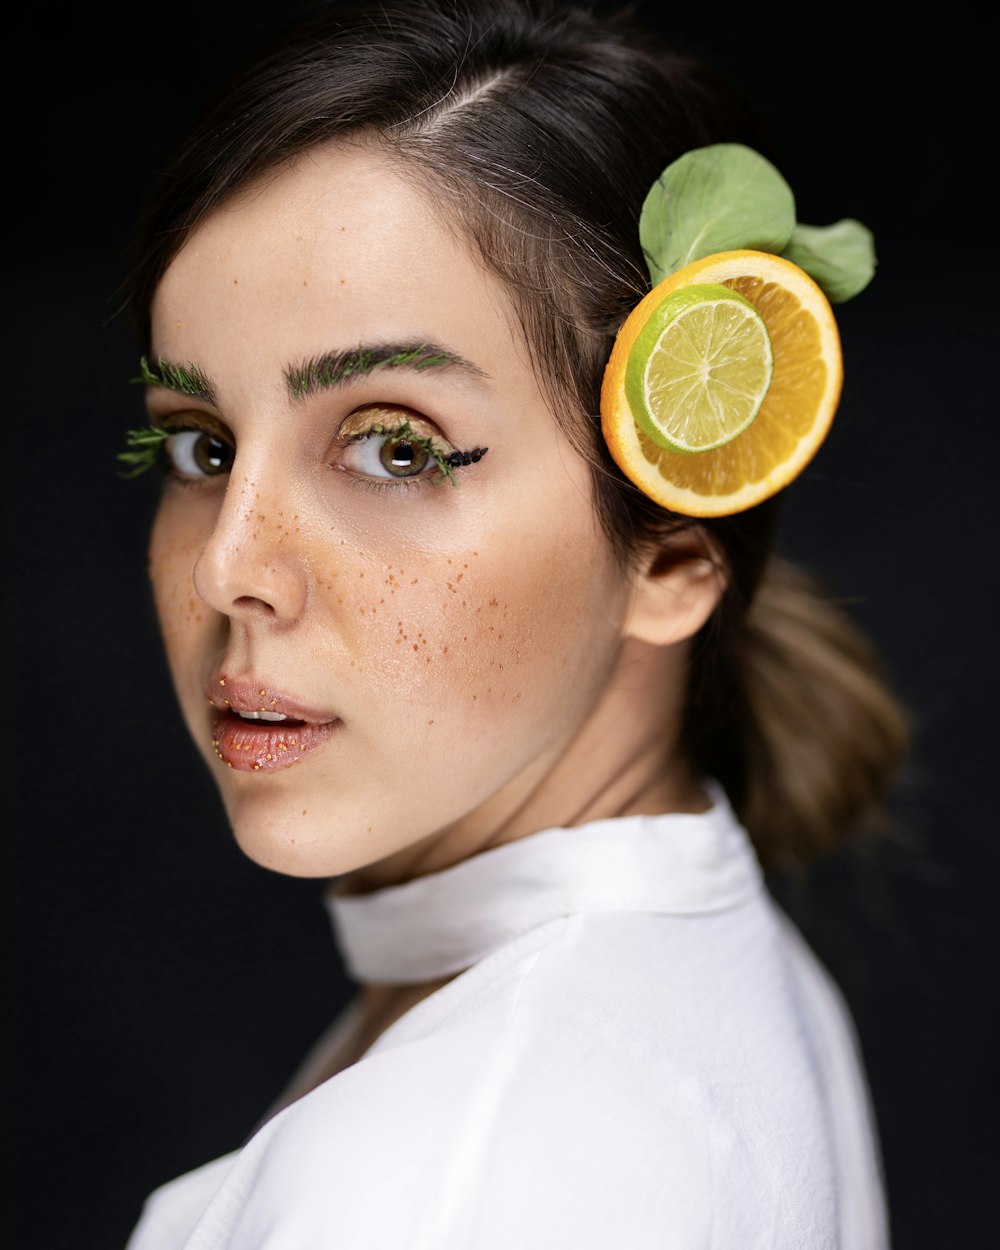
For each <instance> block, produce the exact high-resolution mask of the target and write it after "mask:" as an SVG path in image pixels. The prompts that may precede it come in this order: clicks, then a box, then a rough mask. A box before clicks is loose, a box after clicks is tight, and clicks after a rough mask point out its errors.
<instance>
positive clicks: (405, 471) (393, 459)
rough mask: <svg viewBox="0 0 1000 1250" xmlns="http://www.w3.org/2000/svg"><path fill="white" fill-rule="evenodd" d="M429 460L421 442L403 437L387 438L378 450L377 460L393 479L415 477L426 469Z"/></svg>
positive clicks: (425, 448) (428, 453)
mask: <svg viewBox="0 0 1000 1250" xmlns="http://www.w3.org/2000/svg"><path fill="white" fill-rule="evenodd" d="M430 458H431V455H430V452H429V451H428V450H427V447H426V445H425V444H424V443H423V441H422V440H414V439H412V438H408V437H406V436H405V435H400V436H398V437H392V436H391V435H390V436H387V437H386V439H385V442H384V443H383V444H382V446H381V448H380V449H379V459H380V460H381V461H382V464H383V465H384V466H385V468H386V470H387V471H388V472H389V473H391V474H392V476H393V477H415V476H416V475H417V474H418V473H421V472H423V470H424V469H425V468H426V467H427V462H428V460H430Z"/></svg>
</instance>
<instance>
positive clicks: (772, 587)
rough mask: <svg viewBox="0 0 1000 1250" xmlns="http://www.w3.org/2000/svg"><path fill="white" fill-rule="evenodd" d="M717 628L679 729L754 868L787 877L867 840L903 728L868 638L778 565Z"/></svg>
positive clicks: (900, 748) (879, 816)
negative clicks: (858, 838) (722, 796)
mask: <svg viewBox="0 0 1000 1250" xmlns="http://www.w3.org/2000/svg"><path fill="white" fill-rule="evenodd" d="M741 615H743V614H742V613H741ZM721 628H722V630H723V631H728V636H723V637H719V636H716V637H715V638H713V639H711V640H710V641H709V644H708V646H706V647H705V649H704V650H703V652H702V654H701V660H702V662H701V663H700V664H699V657H698V656H696V657H695V674H694V676H695V679H696V680H695V683H694V685H693V687H692V697H691V699H690V702H689V712H688V733H689V737H690V740H691V741H692V742H693V743H694V744H695V754H696V759H697V762H698V764H699V767H700V768H701V769H702V771H703V772H705V773H707V774H709V775H712V776H715V777H716V778H717V779H718V780H719V781H720V782H721V783H722V785H723V786H724V787H725V789H726V791H727V793H728V795H729V797H730V800H731V802H732V803H733V806H734V808H735V810H736V812H737V814H738V816H739V817H740V819H741V820H742V822H743V824H744V825H745V826H746V828H747V830H748V831H749V833H750V836H751V838H752V839H753V842H754V845H755V847H756V849H757V853H758V855H759V857H760V859H761V862H762V864H763V865H764V866H765V868H768V869H778V870H782V869H789V868H792V867H795V866H799V865H802V864H804V863H806V862H808V861H810V860H812V859H814V858H816V856H817V855H819V854H820V853H822V852H823V851H826V850H828V849H831V848H832V847H834V846H835V845H836V844H838V843H839V842H841V841H843V840H844V839H845V838H848V837H850V836H852V835H858V834H861V833H865V832H874V831H875V830H876V829H877V828H878V827H879V826H880V824H881V823H882V822H883V820H884V818H885V806H884V804H885V798H886V795H887V793H888V791H889V788H890V786H891V785H892V783H893V781H894V780H895V777H896V774H897V772H898V769H899V767H900V765H901V763H902V760H903V757H904V754H905V752H906V749H907V746H908V744H909V737H910V730H909V721H908V717H907V714H906V712H905V710H904V708H903V707H902V705H901V704H900V702H899V701H898V699H897V697H896V696H895V695H894V694H893V693H892V691H891V690H890V688H889V686H888V685H887V683H886V681H885V679H884V675H883V673H882V669H881V665H880V663H879V660H878V657H877V654H876V652H875V650H874V648H873V646H872V644H871V642H870V641H869V640H868V638H867V637H866V635H865V634H864V633H863V631H862V630H861V629H860V628H859V627H858V626H857V625H856V624H855V623H854V621H853V620H852V618H851V617H850V616H849V614H848V613H847V611H846V610H845V609H844V608H842V607H841V606H839V605H838V604H836V603H835V602H834V601H833V599H832V597H831V596H830V594H829V592H827V591H825V590H824V588H823V587H822V586H821V585H820V584H819V583H818V582H817V581H816V580H815V579H813V578H811V577H810V576H808V575H807V574H805V573H803V572H801V571H800V570H797V569H795V568H794V567H792V566H791V565H789V564H787V563H786V562H784V561H781V560H777V559H772V560H771V561H770V562H769V563H768V565H767V567H766V569H765V572H764V575H763V578H762V579H761V582H760V585H759V587H758V588H757V591H756V593H755V595H754V598H753V600H752V602H751V605H750V607H749V609H748V610H747V611H746V613H745V615H744V617H743V620H742V622H736V623H732V624H727V623H726V622H725V621H723V624H722V626H721ZM720 670H722V671H720ZM726 670H728V671H726Z"/></svg>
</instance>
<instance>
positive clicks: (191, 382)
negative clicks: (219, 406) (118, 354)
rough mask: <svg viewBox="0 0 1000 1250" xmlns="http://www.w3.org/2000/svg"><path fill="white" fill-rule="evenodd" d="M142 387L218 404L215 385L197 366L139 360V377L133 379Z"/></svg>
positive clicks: (165, 361)
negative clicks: (158, 388) (153, 387)
mask: <svg viewBox="0 0 1000 1250" xmlns="http://www.w3.org/2000/svg"><path fill="white" fill-rule="evenodd" d="M132 381H133V382H138V383H140V384H141V385H142V386H158V387H162V388H163V389H164V390H167V391H176V392H177V393H178V394H180V395H189V396H190V397H191V398H192V399H203V400H205V401H206V403H209V404H214V403H216V396H217V392H216V389H215V384H214V383H213V382H212V381H211V379H210V378H209V377H208V376H207V375H206V374H205V372H204V370H202V369H199V367H198V366H197V365H195V364H192V363H190V362H188V364H186V365H178V364H174V363H173V361H170V360H164V359H163V357H162V356H160V357H158V358H157V360H156V361H155V363H150V361H149V360H148V359H147V357H145V356H142V357H140V359H139V376H138V377H137V378H133V379H132Z"/></svg>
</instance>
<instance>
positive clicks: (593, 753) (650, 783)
mask: <svg viewBox="0 0 1000 1250" xmlns="http://www.w3.org/2000/svg"><path fill="white" fill-rule="evenodd" d="M686 663H687V646H686V645H679V646H676V647H651V646H647V645H645V644H643V643H639V642H636V641H635V640H632V639H628V640H626V641H625V642H624V643H623V646H622V653H621V656H620V657H619V661H618V664H617V667H616V672H615V675H614V678H613V679H612V680H611V681H610V682H609V683H608V685H607V687H606V689H605V692H604V693H603V694H602V696H601V698H600V700H599V701H598V703H597V704H596V706H595V707H594V708H593V709H592V710H591V713H590V715H589V716H588V717H587V718H586V719H585V720H584V722H583V724H582V725H581V727H580V729H579V730H578V732H577V733H576V735H575V736H574V738H573V739H572V740H571V741H569V742H564V743H558V744H556V745H555V746H554V747H553V748H552V749H550V750H549V752H548V753H547V754H542V755H540V756H539V757H538V759H537V760H536V761H535V762H534V764H533V766H532V768H531V769H530V770H526V771H525V773H524V774H522V775H521V776H519V777H518V778H517V779H516V780H515V781H514V782H512V783H511V784H510V785H509V786H507V787H505V789H504V790H503V791H502V792H500V793H498V794H496V795H494V796H493V797H492V798H491V799H490V800H488V801H487V803H485V804H483V805H482V806H481V807H480V808H477V809H476V811H475V812H473V813H470V814H469V815H468V816H467V817H465V818H463V820H462V821H460V822H458V823H457V824H455V825H453V826H451V827H449V828H447V829H443V830H439V831H437V832H436V833H435V834H433V835H432V836H431V837H428V838H424V839H422V840H421V841H420V842H418V843H415V844H413V845H412V846H407V847H404V848H402V849H401V850H399V851H397V852H395V853H394V854H392V855H389V856H386V857H385V858H384V859H381V860H378V861H377V862H375V863H372V864H367V865H365V866H364V867H362V868H359V869H357V870H356V871H354V872H352V873H350V874H347V875H346V876H345V877H344V878H342V879H341V881H340V883H339V884H338V887H337V890H338V893H345V894H366V893H370V892H371V891H373V890H378V889H383V888H385V887H387V886H392V885H399V884H402V883H404V882H406V881H411V880H413V879H415V878H417V877H421V876H424V875H426V874H427V873H432V872H440V871H442V870H443V869H445V868H449V867H451V866H452V865H454V864H456V863H460V862H461V861H462V860H464V859H468V858H470V857H471V856H473V855H476V854H479V853H480V852H482V851H485V850H489V849H491V848H492V847H495V846H501V845H503V844H504V843H505V842H512V841H515V840H517V839H519V838H523V837H527V836H529V835H530V834H532V833H537V832H538V831H539V830H541V829H551V828H571V827H573V826H576V825H581V824H585V823H587V822H589V821H593V820H603V819H608V818H610V817H615V816H631V815H656V814H658V813H661V812H673V811H676V812H698V811H704V810H705V809H706V808H707V807H708V806H709V803H708V800H707V798H706V796H705V794H704V791H703V790H702V788H701V786H700V784H699V779H698V777H697V776H696V775H695V773H694V771H693V770H692V768H691V766H690V764H689V762H688V760H687V758H686V756H685V755H684V754H683V752H682V751H681V750H680V747H679V742H678V737H679V727H680V723H681V715H682V710H683V699H684V690H685V669H686Z"/></svg>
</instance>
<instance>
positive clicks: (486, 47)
mask: <svg viewBox="0 0 1000 1250" xmlns="http://www.w3.org/2000/svg"><path fill="white" fill-rule="evenodd" d="M338 139H339V140H346V139H350V140H351V141H359V142H367V143H372V144H375V145H378V146H379V148H380V149H381V150H384V151H387V152H388V153H390V154H391V155H392V156H393V158H395V159H396V160H398V161H400V162H402V163H404V164H405V165H407V166H408V167H409V168H410V169H411V170H412V171H413V174H414V176H415V177H418V178H419V179H421V180H423V181H424V183H425V184H426V186H427V187H428V188H429V189H430V190H432V192H433V198H434V202H435V203H436V204H437V205H439V206H440V207H441V209H442V211H443V212H445V213H446V214H448V215H449V216H450V217H451V218H452V219H453V220H455V221H457V222H458V224H459V225H460V226H461V228H462V229H463V230H464V232H465V233H466V235H467V236H468V237H469V238H470V239H471V240H472V241H473V242H474V244H475V246H476V247H477V248H478V250H479V252H480V253H481V255H482V256H483V258H484V260H485V261H486V263H487V264H488V265H489V266H490V267H491V269H492V270H493V271H494V272H495V273H496V274H498V275H499V276H500V277H501V278H502V279H503V280H504V281H505V282H506V284H507V285H508V288H509V290H510V292H511V295H512V298H513V300H514V304H515V307H516V309H517V312H518V315H519V317H520V320H521V324H522V327H523V330H524V334H525V339H526V342H527V344H528V348H529V350H530V352H531V354H532V358H533V361H534V364H535V368H536V370H537V372H538V375H539V378H540V379H541V381H542V383H543V385H545V386H546V388H547V391H548V394H549V396H550V398H551V401H552V404H553V408H554V410H555V411H556V412H557V414H558V415H559V416H560V418H561V419H562V420H563V421H564V422H565V424H566V426H567V429H568V430H570V431H571V433H572V434H573V436H574V438H575V440H576V442H577V446H578V447H579V448H580V450H581V452H582V453H583V454H584V455H585V456H586V457H587V459H588V461H589V462H590V464H591V466H592V472H593V480H594V487H595V500H596V505H597V507H598V510H599V513H600V517H601V521H602V524H603V526H604V530H605V532H606V534H607V536H608V538H609V540H610V541H611V543H612V544H613V546H614V548H615V550H616V551H617V553H618V555H619V558H620V559H621V560H622V561H623V562H627V561H629V560H631V559H634V558H635V556H636V554H637V553H639V552H648V551H649V550H650V548H651V547H653V546H655V545H656V544H658V543H662V541H663V539H664V538H665V537H666V536H667V535H668V534H669V533H670V531H671V530H673V529H677V528H678V527H680V526H686V525H689V524H690V522H688V521H686V520H685V519H684V518H680V517H677V516H675V515H672V514H670V513H668V512H666V511H664V510H663V509H661V508H659V507H658V506H656V505H654V504H653V503H652V502H651V501H650V500H648V499H647V498H646V497H645V496H644V495H643V494H642V493H641V492H639V491H638V490H637V489H636V488H635V487H633V486H632V485H631V484H630V483H629V482H628V481H627V480H626V479H625V478H624V477H623V476H622V474H621V473H620V471H619V470H618V468H617V466H616V465H615V464H614V463H613V462H612V460H611V458H610V456H609V455H608V453H607V449H606V447H605V446H604V442H603V439H602V438H601V433H600V418H599V393H600V384H601V377H602V373H603V368H604V362H605V361H606V360H607V357H608V354H609V352H610V349H611V345H612V343H613V341H614V337H615V334H616V332H617V330H618V328H619V326H620V325H621V323H622V321H623V320H624V319H625V317H626V316H627V314H628V312H629V311H630V309H631V308H632V307H633V306H634V305H635V303H636V302H637V301H638V299H639V298H640V297H641V296H642V295H643V294H644V293H645V292H646V291H647V290H648V289H649V274H648V271H647V269H646V265H645V261H644V258H643V255H642V251H641V248H640V245H639V236H638V219H639V211H640V208H641V206H642V201H643V199H644V197H645V195H646V192H647V191H648V189H649V187H650V186H651V184H652V183H653V181H654V179H655V178H656V177H657V175H658V174H659V173H660V172H661V171H662V170H663V168H664V167H665V166H666V165H667V164H668V163H669V162H670V161H672V160H673V159H675V158H676V157H677V156H679V155H680V154H681V153H683V152H685V151H688V150H690V149H692V148H695V147H700V146H702V145H704V144H708V143H715V142H722V141H738V142H744V143H748V144H750V145H751V146H754V147H756V148H757V149H758V150H760V151H763V152H764V153H765V154H767V153H768V148H769V146H770V144H769V140H768V138H767V135H766V133H765V132H764V130H763V128H762V127H761V126H760V125H759V124H757V122H756V121H755V119H754V115H753V112H752V110H751V109H750V107H749V106H748V104H747V102H746V101H745V100H744V99H743V98H742V97H741V94H740V93H739V92H738V91H737V89H736V88H735V87H734V86H733V85H732V84H731V83H729V82H728V81H726V80H725V79H724V78H722V77H721V76H720V75H719V74H717V73H715V72H714V71H713V70H712V69H711V68H710V67H708V66H706V65H704V64H702V63H701V62H700V61H698V60H696V59H694V58H692V57H690V56H688V55H685V54H682V53H680V52H678V51H676V50H673V49H671V48H669V47H667V46H664V44H663V43H662V42H661V41H660V40H659V39H657V38H655V37H654V36H653V35H652V34H651V33H650V32H648V31H646V30H643V29H642V28H641V26H639V25H637V24H636V21H635V19H634V17H633V15H632V14H631V13H630V12H629V11H627V10H618V11H611V12H605V13H598V12H597V11H596V9H594V7H593V6H586V5H582V4H581V5H567V4H555V3H551V2H550V0H430V2H425V0H417V2H414V3H410V2H408V0H385V2H384V3H377V4H372V5H370V6H364V5H362V6H351V7H346V6H344V5H333V6H331V7H329V8H328V9H326V10H325V11H324V12H322V13H316V14H314V15H313V16H312V17H311V18H310V19H309V20H308V21H307V22H305V23H303V24H300V25H299V27H298V29H295V30H293V31H291V32H286V33H284V34H283V35H282V36H281V38H280V39H279V40H278V41H276V42H275V43H274V45H273V46H272V47H271V48H270V49H265V50H264V52H263V53H262V54H261V55H260V56H259V57H258V58H255V60H254V61H253V62H252V63H251V64H250V65H249V66H248V67H247V68H246V69H245V70H244V71H243V72H242V73H241V74H239V75H238V76H237V78H236V79H235V80H233V81H231V82H229V83H227V84H226V85H225V89H224V90H223V91H221V92H220V93H219V94H218V96H217V97H216V99H215V100H214V101H212V102H210V104H209V106H208V107H207V109H206V110H205V112H204V113H203V115H202V116H201V118H200V120H198V121H197V122H196V124H195V125H194V126H193V127H192V128H191V130H190V132H189V134H188V136H187V138H186V140H185V141H184V142H183V143H182V144H181V146H180V147H179V148H178V150H177V153H176V156H175V158H174V159H173V161H172V163H171V164H170V165H169V166H168V168H167V169H166V171H165V172H164V174H163V176H162V177H161V179H160V181H159V185H158V187H157V188H156V194H155V195H154V196H153V197H152V198H151V199H150V202H149V206H148V210H147V213H146V216H145V218H144V221H143V223H142V230H141V232H140V235H139V237H138V239H137V256H138V261H137V264H136V266H135V268H134V273H133V281H132V283H131V288H130V303H131V308H132V311H133V313H134V315H135V320H136V324H137V328H138V332H139V336H140V339H141V340H142V341H143V342H144V343H148V336H149V309H150V305H151V302H152V298H153V295H154V293H155V290H156V286H157V283H158V282H159V280H160V278H161V277H162V275H163V273H164V271H165V270H166V268H167V266H168V265H169V263H170V261H171V260H172V258H173V257H174V256H175V255H176V253H177V251H178V250H179V248H180V247H181V246H182V244H183V242H184V240H185V239H186V238H187V236H188V235H189V234H190V232H191V231H192V230H193V229H194V228H195V227H196V225H197V224H198V223H199V222H200V221H201V220H203V218H204V217H205V216H206V215H207V214H208V213H210V212H212V210H213V209H214V208H216V207H217V206H218V205H220V204H221V203H222V202H223V201H225V200H226V199H227V198H228V197H229V196H231V195H233V194H234V193H235V192H236V191H237V190H239V189H240V188H241V187H243V186H244V185H246V184H247V183H248V182H249V181H250V180H252V179H256V178H258V177H260V176H261V175H263V174H264V173H266V172H267V171H270V170H274V169H276V168H280V167H281V166H282V165H283V164H285V163H286V162H287V161H289V160H290V159H291V158H293V157H294V156H296V155H297V154H299V153H302V152H304V151H306V150H307V149H309V148H311V147H314V146H315V145H317V144H320V143H325V142H330V141H334V140H338ZM777 508H778V502H777V501H776V500H772V501H770V502H769V503H766V504H764V505H760V506H758V507H757V508H754V509H751V510H749V511H747V512H744V513H742V514H739V515H738V516H734V517H728V518H722V519H719V520H713V521H706V522H703V523H701V524H702V527H703V530H704V531H705V533H706V534H707V535H708V537H709V542H710V543H711V545H712V547H713V549H714V550H716V551H718V552H720V553H721V562H722V563H723V565H724V566H725V568H726V570H727V573H728V583H727V589H726V591H725V594H724V595H723V598H722V601H721V603H720V606H719V609H718V610H717V612H716V614H715V616H714V617H713V620H712V621H711V622H710V623H709V625H708V626H706V628H705V630H703V631H702V635H701V636H700V637H699V638H698V639H697V640H696V645H695V647H694V649H693V658H692V669H691V674H690V686H689V692H688V701H687V715H686V725H685V737H684V743H685V745H686V747H687V749H688V750H689V751H690V752H691V754H692V756H693V758H694V762H695V764H696V765H697V766H698V767H699V768H700V769H701V770H702V771H704V772H705V773H708V774H710V775H713V776H715V777H716V778H718V780H719V781H721V782H722V784H723V785H724V786H725V788H726V789H727V791H728V793H729V796H730V799H731V801H732V802H733V804H734V806H735V808H736V810H737V812H738V813H739V814H740V815H741V817H742V818H743V820H744V821H745V823H746V824H747V827H748V829H749V831H750V833H751V835H752V837H753V838H754V840H755V842H756V845H757V847H758V851H759V853H760V855H761V858H762V860H763V861H764V862H765V863H766V864H770V865H780V864H786V863H793V862H796V861H804V860H806V859H808V858H809V857H811V856H812V855H813V854H814V853H815V852H817V851H818V850H820V849H822V848H823V847H826V846H829V845H832V844H833V843H835V842H836V841H838V840H839V839H840V838H842V837H844V836H846V835H847V834H849V833H850V832H852V831H853V830H855V829H857V828H859V827H861V826H862V825H863V824H864V822H865V821H866V819H867V818H868V817H869V816H870V815H871V814H872V813H873V812H874V811H876V810H877V809H878V805H879V802H880V800H881V798H882V796H883V794H884V792H885V791H886V788H887V786H888V784H889V782H890V780H891V777H892V775H893V771H894V769H895V767H896V765H897V763H898V761H899V759H900V756H901V753H902V751H903V749H904V745H905V742H906V722H905V718H904V716H903V714H902V712H901V711H900V709H899V708H898V706H897V704H896V702H895V700H894V699H893V697H892V696H891V694H890V693H889V692H888V690H887V689H886V687H885V686H884V684H883V682H882V680H881V678H880V676H879V674H878V671H877V662H876V658H875V656H874V654H873V652H872V651H871V648H870V646H869V645H868V644H867V643H866V641H865V640H864V639H863V637H862V636H861V635H860V634H859V632H858V630H857V629H856V627H855V626H854V624H853V623H852V621H851V620H850V619H849V617H848V616H847V615H846V613H844V612H842V611H838V610H836V609H835V608H834V607H833V606H832V604H831V603H830V602H829V600H828V599H827V598H826V597H825V596H823V595H822V593H821V592H820V591H819V590H818V588H816V587H813V586H811V585H807V584H806V582H805V580H804V579H803V578H802V577H801V575H799V574H796V573H795V572H794V571H792V570H789V569H786V568H785V567H784V566H783V565H781V564H779V562H777V561H776V560H775V559H774V558H773V556H772V555H771V552H772V547H773V537H774V531H775V525H776V516H777Z"/></svg>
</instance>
